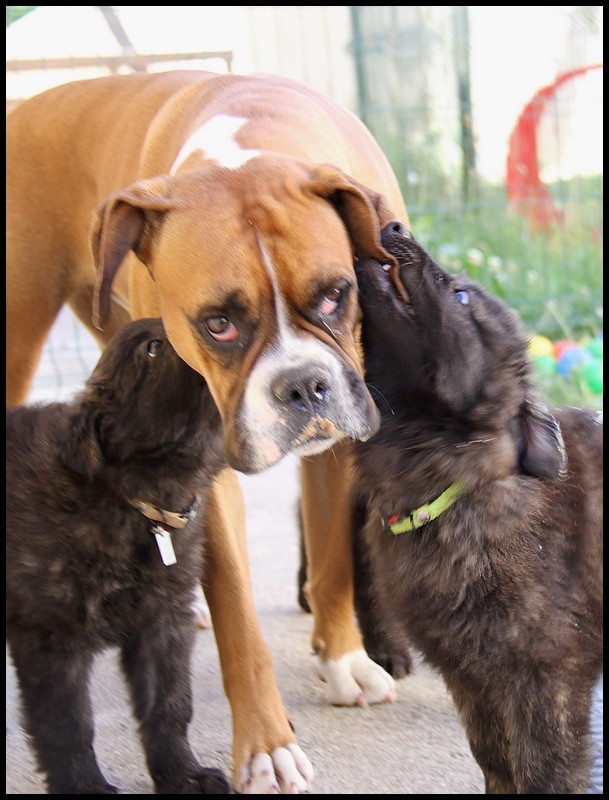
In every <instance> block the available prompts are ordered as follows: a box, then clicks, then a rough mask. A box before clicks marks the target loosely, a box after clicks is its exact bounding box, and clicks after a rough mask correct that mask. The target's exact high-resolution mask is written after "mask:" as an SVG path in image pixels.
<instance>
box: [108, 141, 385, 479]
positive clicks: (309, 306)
mask: <svg viewBox="0 0 609 800" xmlns="http://www.w3.org/2000/svg"><path fill="white" fill-rule="evenodd" d="M381 218H383V219H384V220H386V219H388V218H389V217H388V216H387V210H386V209H385V207H384V203H383V199H382V197H381V196H380V195H378V194H376V193H374V192H372V191H371V190H369V189H367V188H366V187H363V186H361V185H360V184H358V183H357V182H356V181H355V180H353V179H352V178H350V177H349V176H347V175H345V174H344V173H343V172H342V171H340V170H339V169H337V168H336V167H332V166H330V165H321V166H316V167H311V166H310V165H307V164H302V163H300V162H296V161H294V160H292V159H289V158H286V157H280V156H269V155H267V156H258V157H256V158H252V159H250V160H248V161H246V163H244V164H242V165H240V166H239V167H238V168H234V169H229V168H226V167H222V166H219V165H218V164H217V163H214V162H204V163H203V165H202V166H201V167H200V168H197V169H190V170H187V171H185V172H184V173H180V174H176V175H168V176H161V177H159V178H155V179H151V180H146V181H140V182H138V183H137V184H134V185H133V186H131V187H128V188H127V189H125V190H123V191H121V192H119V193H117V194H116V195H114V196H113V197H112V198H109V199H108V201H107V202H106V203H105V204H104V205H103V207H102V208H101V209H100V211H99V214H98V217H97V220H96V224H95V226H94V230H93V251H94V254H95V257H96V261H97V266H98V270H99V281H98V287H97V292H96V305H95V314H96V320H97V323H98V324H99V325H103V322H104V318H105V315H106V314H107V311H108V307H109V303H110V289H111V286H112V282H113V279H114V276H115V273H116V271H117V270H118V268H119V266H120V264H121V263H122V260H123V258H124V257H125V256H126V255H127V253H128V252H129V251H133V254H135V255H136V256H137V259H138V260H137V261H134V262H133V264H132V267H131V269H132V285H133V286H135V287H140V288H139V289H136V292H135V293H134V297H133V309H132V313H133V315H134V316H138V315H140V314H142V313H150V303H151V302H153V303H156V304H157V308H158V312H159V313H160V314H161V316H162V318H163V321H164V323H165V327H166V330H167V333H168V335H169V337H170V339H171V341H172V342H173V345H174V347H175V348H176V350H177V351H178V352H179V353H180V355H181V356H182V358H184V360H186V361H187V362H188V363H189V364H190V365H191V367H193V369H196V370H197V371H198V372H200V374H201V375H203V376H204V377H205V379H206V381H207V383H208V385H209V387H210V391H211V392H212V394H213V396H214V400H215V401H216V404H217V406H218V409H219V411H220V414H221V416H222V419H223V422H224V431H225V438H226V449H227V454H228V458H229V461H230V463H231V465H232V466H233V467H235V468H236V469H239V470H241V471H243V472H256V471H259V470H261V469H264V468H266V467H268V466H270V465H271V464H273V463H275V462H276V461H278V460H279V459H280V458H281V457H282V456H283V455H285V454H286V453H288V452H294V453H296V454H297V455H314V454H315V453H319V452H322V451H323V450H326V449H327V448H328V447H331V446H332V445H333V444H335V443H336V442H338V441H340V440H342V439H345V438H348V437H351V438H353V439H361V440H365V439H367V438H368V437H369V436H371V435H372V434H373V433H374V432H375V431H376V430H377V428H378V422H379V420H378V412H377V410H376V407H375V405H374V403H373V401H372V398H371V397H370V395H369V394H368V392H367V390H366V387H365V384H364V382H363V380H362V370H361V354H360V351H359V346H358V336H357V325H358V321H359V307H358V303H357V286H356V280H355V274H354V269H353V262H354V257H355V256H356V255H361V256H366V255H369V256H372V257H374V258H378V259H381V260H382V259H383V258H384V257H385V255H386V254H385V253H384V251H383V249H382V247H381V245H380V241H379V235H380V225H379V220H380V219H381ZM151 278H152V281H153V282H151ZM143 298H148V299H147V300H146V299H143Z"/></svg>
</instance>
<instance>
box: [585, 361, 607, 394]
mask: <svg viewBox="0 0 609 800" xmlns="http://www.w3.org/2000/svg"><path fill="white" fill-rule="evenodd" d="M581 376H582V379H583V380H584V382H585V384H586V386H587V387H588V388H589V389H590V391H591V392H592V393H593V394H602V393H603V362H602V361H601V360H600V359H599V358H593V359H592V361H589V362H588V363H587V364H584V365H583V367H582V368H581Z"/></svg>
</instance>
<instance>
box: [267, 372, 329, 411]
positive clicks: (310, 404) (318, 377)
mask: <svg viewBox="0 0 609 800" xmlns="http://www.w3.org/2000/svg"><path fill="white" fill-rule="evenodd" d="M330 385H331V376H330V373H329V372H328V371H327V370H325V369H324V368H323V367H319V366H316V367H315V368H314V369H309V370H303V368H302V367H299V368H294V369H288V370H284V371H283V372H282V373H281V374H280V375H278V376H277V378H275V380H274V381H273V382H272V384H271V391H272V392H273V394H274V395H275V397H276V398H277V399H278V400H279V401H280V402H281V403H284V404H285V405H291V406H293V407H294V408H297V409H298V410H299V411H306V412H307V413H309V414H315V413H319V409H320V407H321V406H323V404H324V403H325V400H326V397H327V396H328V393H329V391H330Z"/></svg>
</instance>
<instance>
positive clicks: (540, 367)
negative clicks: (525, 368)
mask: <svg viewBox="0 0 609 800" xmlns="http://www.w3.org/2000/svg"><path fill="white" fill-rule="evenodd" d="M533 365H534V367H535V369H536V370H537V372H539V374H540V375H554V374H555V372H556V361H555V359H554V356H553V355H550V354H549V353H542V354H541V355H540V356H536V357H535V358H534V359H533Z"/></svg>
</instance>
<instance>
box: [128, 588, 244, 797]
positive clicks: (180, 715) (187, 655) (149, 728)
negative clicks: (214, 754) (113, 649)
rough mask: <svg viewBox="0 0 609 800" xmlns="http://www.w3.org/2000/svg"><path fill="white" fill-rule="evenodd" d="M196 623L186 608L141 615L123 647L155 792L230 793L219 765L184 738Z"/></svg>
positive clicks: (190, 709) (190, 705) (190, 694)
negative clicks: (204, 759) (200, 756)
mask: <svg viewBox="0 0 609 800" xmlns="http://www.w3.org/2000/svg"><path fill="white" fill-rule="evenodd" d="M195 630H196V629H195V628H194V626H193V625H192V619H191V617H190V614H189V610H188V608H186V607H184V606H183V605H182V604H179V603H178V607H177V608H176V609H174V611H173V614H172V611H171V609H170V608H165V609H163V610H162V611H161V612H160V613H159V614H157V615H156V616H155V617H154V618H152V619H147V620H145V621H143V623H142V625H141V627H140V629H139V631H138V633H137V635H136V636H131V637H129V638H128V639H127V641H126V642H125V644H124V645H123V647H122V649H121V665H122V668H123V671H124V673H125V676H126V677H127V681H128V683H129V688H130V691H131V698H132V701H133V708H134V712H135V716H136V717H137V719H138V721H139V723H140V735H141V737H142V744H143V746H144V751H145V753H146V762H147V764H148V771H149V772H150V775H151V777H152V780H153V781H154V786H155V791H156V793H157V794H229V793H230V787H229V784H228V781H227V780H226V778H225V777H224V775H223V773H222V772H221V770H219V769H215V768H211V767H204V766H202V765H201V764H200V763H199V762H198V760H197V758H196V756H195V755H194V753H193V752H192V750H191V747H190V744H189V743H188V725H189V723H190V721H191V718H192V692H191V682H190V681H191V677H190V665H191V656H192V647H193V640H194V636H195Z"/></svg>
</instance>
